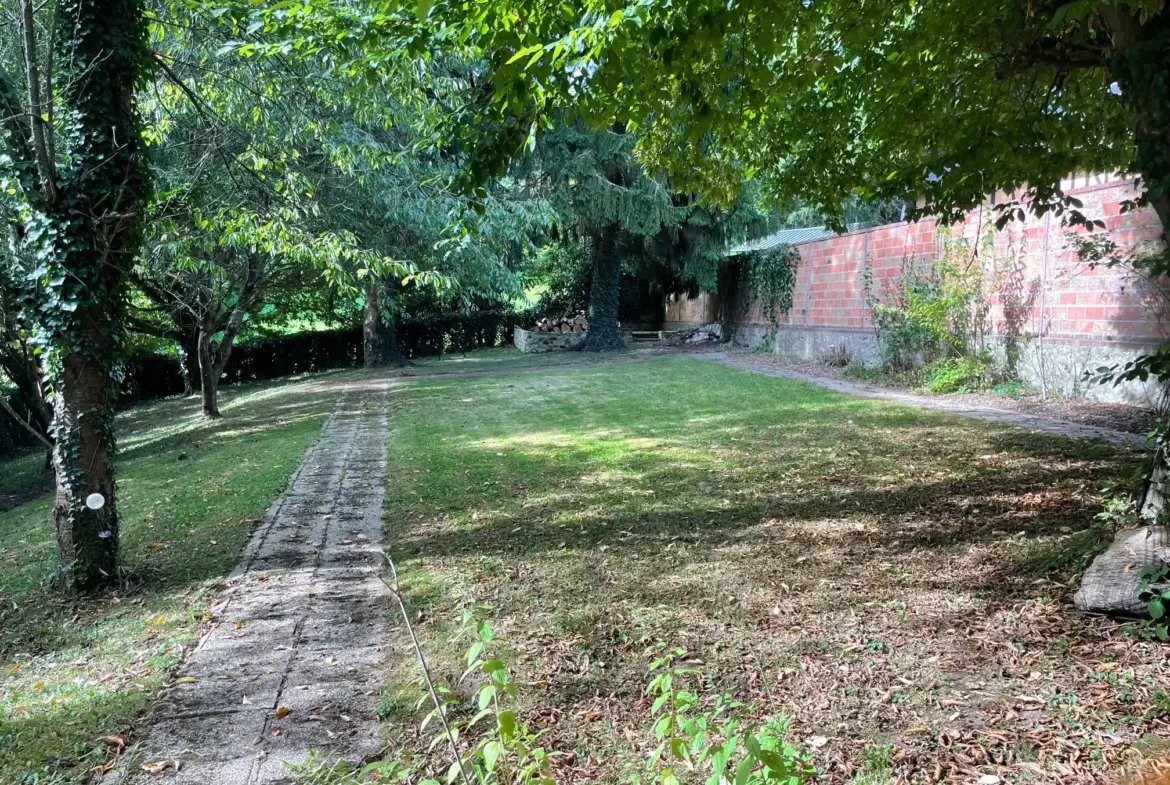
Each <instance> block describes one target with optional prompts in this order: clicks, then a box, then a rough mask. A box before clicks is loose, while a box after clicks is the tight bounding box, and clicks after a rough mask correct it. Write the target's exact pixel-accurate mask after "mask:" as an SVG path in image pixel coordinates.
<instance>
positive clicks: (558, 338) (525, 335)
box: [512, 327, 589, 354]
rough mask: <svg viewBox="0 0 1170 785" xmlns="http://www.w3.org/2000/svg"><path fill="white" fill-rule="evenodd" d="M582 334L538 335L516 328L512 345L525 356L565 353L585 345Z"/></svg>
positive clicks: (586, 333) (583, 334)
mask: <svg viewBox="0 0 1170 785" xmlns="http://www.w3.org/2000/svg"><path fill="white" fill-rule="evenodd" d="M587 335H589V333H588V332H583V333H538V332H535V331H533V330H522V329H520V328H519V327H517V328H516V332H515V333H514V334H513V338H512V343H514V344H515V345H516V348H517V349H519V350H520V351H522V352H524V353H525V354H544V353H546V352H567V351H572V350H574V349H580V348H581V345H582V344H583V343H585V336H587Z"/></svg>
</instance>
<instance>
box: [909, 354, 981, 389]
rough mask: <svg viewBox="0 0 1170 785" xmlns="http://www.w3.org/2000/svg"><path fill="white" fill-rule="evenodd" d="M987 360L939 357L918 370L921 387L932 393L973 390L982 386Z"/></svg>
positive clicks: (968, 357) (975, 357)
mask: <svg viewBox="0 0 1170 785" xmlns="http://www.w3.org/2000/svg"><path fill="white" fill-rule="evenodd" d="M987 372H988V362H987V361H986V360H985V359H984V358H983V357H978V356H966V357H940V358H939V359H937V360H935V361H934V362H932V363H931V364H930V365H927V366H926V367H924V368H923V369H922V370H921V371H920V372H919V378H920V379H921V381H922V387H923V389H925V390H927V391H928V392H932V393H940V394H943V393H966V392H974V391H975V390H979V389H981V388H982V387H983V386H984V379H985V377H986V374H987Z"/></svg>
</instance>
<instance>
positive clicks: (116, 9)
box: [21, 0, 147, 591]
mask: <svg viewBox="0 0 1170 785" xmlns="http://www.w3.org/2000/svg"><path fill="white" fill-rule="evenodd" d="M57 13H58V14H59V15H60V18H61V19H62V20H67V22H63V23H62V24H61V25H60V26H59V27H58V39H57V40H56V41H55V42H53V46H54V47H55V60H56V62H57V63H58V64H59V68H60V74H59V77H58V84H59V87H58V88H57V90H58V91H59V93H60V100H61V101H62V103H63V104H64V105H65V107H66V108H67V109H68V112H69V115H68V117H69V119H68V122H67V123H66V124H65V126H64V128H65V133H64V135H63V138H62V140H61V144H60V148H61V150H62V151H63V153H64V155H63V156H62V161H63V164H62V168H61V169H60V171H58V170H57V166H56V162H55V161H54V160H53V158H52V150H53V146H52V145H46V144H45V142H44V134H45V131H46V127H47V126H48V124H47V123H43V119H44V117H45V116H47V115H48V111H47V108H44V107H40V106H37V107H36V110H37V111H39V112H40V114H39V115H38V116H37V117H35V118H33V119H32V121H31V123H32V125H33V128H34V131H35V130H37V129H38V126H40V128H39V130H40V133H34V134H33V135H32V139H33V147H34V155H35V159H34V160H35V161H36V165H35V171H36V174H37V178H36V179H37V180H39V182H36V183H34V182H27V181H26V182H24V183H22V186H23V187H24V189H25V190H24V194H25V198H26V199H27V206H28V207H29V208H31V210H30V212H29V213H27V217H26V218H25V220H24V226H23V227H22V228H23V231H22V233H21V239H22V240H23V245H24V248H23V250H25V251H26V252H28V253H29V255H30V256H31V257H32V258H35V259H37V260H39V261H40V262H41V268H40V269H39V270H38V272H42V273H43V277H42V278H41V280H42V290H41V291H42V293H43V296H44V297H45V301H44V303H43V304H42V306H41V309H40V312H41V325H40V327H41V332H42V341H43V342H44V343H45V344H46V347H47V349H48V352H47V357H48V359H47V368H48V371H49V373H50V374H52V375H53V376H54V377H55V379H54V391H55V395H54V400H53V413H54V422H53V435H54V437H55V447H54V455H53V460H54V465H55V468H56V470H57V500H56V503H55V504H54V506H53V520H54V524H55V527H56V532H57V544H58V548H59V551H60V557H61V568H62V570H63V573H64V577H65V579H66V581H67V582H68V583H69V584H71V585H72V586H73V587H74V588H76V589H78V590H83V591H85V590H92V589H97V588H100V587H102V586H107V585H110V584H113V583H114V582H116V581H117V580H118V511H117V504H116V497H115V482H114V455H115V439H114V404H115V402H116V399H117V392H118V384H117V379H116V376H115V373H114V371H115V369H116V367H117V366H118V363H119V360H120V355H121V351H122V337H123V329H124V324H125V280H126V277H127V273H128V271H129V269H130V266H131V264H132V262H133V259H134V256H135V254H136V253H137V251H138V245H139V240H140V223H141V209H142V205H143V201H144V197H145V193H146V181H145V176H144V171H145V170H144V167H143V165H142V156H143V152H142V149H141V144H140V139H139V133H138V115H137V111H136V106H135V96H134V90H135V87H136V86H137V84H138V83H139V81H140V77H141V76H142V74H143V73H144V69H145V66H146V63H147V49H146V25H145V22H144V18H143V13H142V6H141V3H140V2H139V0H101V1H99V0H58V3H57ZM27 62H28V63H30V65H29V66H28V73H27V74H26V76H27V77H28V81H29V82H30V84H31V83H32V82H34V81H36V79H38V78H39V77H38V76H37V74H36V73H35V72H34V71H33V70H32V69H33V65H32V64H33V63H34V62H35V61H34V58H33V57H28V58H27ZM46 92H49V91H46ZM31 93H32V91H31V90H30V94H31ZM36 100H37V99H36V98H35V97H33V96H31V95H30V101H33V102H36ZM49 130H51V128H49Z"/></svg>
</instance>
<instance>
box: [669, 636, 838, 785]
mask: <svg viewBox="0 0 1170 785" xmlns="http://www.w3.org/2000/svg"><path fill="white" fill-rule="evenodd" d="M661 648H664V647H660V650H661ZM686 654H687V652H686V650H685V649H671V650H669V651H665V652H663V653H661V654H660V655H659V656H657V657H655V658H654V659H653V661H652V662H651V663H650V674H651V677H652V678H651V680H650V684H649V685H648V686H647V688H646V692H647V693H648V694H649V695H651V696H652V697H653V698H654V704H653V706H652V707H651V710H650V711H651V714H652V715H653V716H654V718H655V722H654V737H655V739H657V741H658V745H657V746H656V747H655V748H654V751H653V753H651V755H650V762H649V767H650V774H651V776H652V778H653V781H654V782H655V783H657V784H658V785H680V783H683V782H697V781H699V780H700V779H701V780H702V781H703V782H704V783H705V785H727V784H728V783H735V785H763V783H780V784H782V785H798V783H802V782H805V781H806V780H808V779H809V778H810V777H812V776H813V775H814V774H815V773H816V769H815V768H814V767H813V765H812V763H811V758H810V756H809V755H808V754H807V753H802V752H800V751H799V750H797V749H796V748H794V747H792V746H790V745H788V744H787V743H785V736H786V735H787V732H788V720H787V719H785V718H784V717H783V716H777V717H770V718H766V719H764V720H761V721H758V722H757V721H753V720H752V719H750V718H751V716H752V714H753V711H754V709H755V708H756V707H754V706H748V705H746V704H744V703H742V702H740V701H737V700H735V699H734V698H732V697H731V696H730V695H720V696H717V697H715V698H714V699H711V700H706V699H704V698H703V697H702V696H701V695H700V694H699V693H698V692H696V691H693V690H690V689H686V686H685V684H684V685H683V686H681V687H680V686H679V682H685V681H689V680H691V678H692V677H693V676H694V675H695V671H694V669H693V668H691V667H689V666H688V665H687V663H686Z"/></svg>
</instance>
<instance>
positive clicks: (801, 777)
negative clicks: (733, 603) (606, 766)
mask: <svg viewBox="0 0 1170 785" xmlns="http://www.w3.org/2000/svg"><path fill="white" fill-rule="evenodd" d="M387 585H388V586H390V587H391V590H392V591H394V592H395V593H396V594H397V593H398V592H399V589H398V588H397V578H395V582H394V583H393V584H389V583H388V584H387ZM463 623H464V628H465V629H468V628H470V629H473V630H474V641H473V642H472V644H471V647H470V648H469V649H468V650H467V653H466V657H465V660H466V665H467V669H466V670H465V671H464V672H463V675H462V676H461V677H460V679H459V681H460V682H463V681H464V680H465V679H468V678H476V677H478V678H479V679H481V681H480V684H479V686H478V687H477V688H476V689H475V692H474V693H473V695H472V698H471V702H472V708H469V707H468V706H467V705H466V699H462V698H460V697H459V695H458V694H457V693H456V692H455V691H454V690H453V689H451V688H450V687H447V686H445V685H440V684H436V683H435V682H434V681H433V680H432V679H431V677H430V675H429V671H428V670H427V667H426V658H425V656H423V655H422V652H421V650H419V651H418V654H419V663H420V665H421V666H422V676H421V677H420V679H419V684H420V686H421V687H422V688H423V695H422V696H421V697H420V698H419V700H418V703H417V705H416V708H418V709H421V708H423V707H424V706H425V705H426V704H427V703H428V702H430V703H431V706H432V708H431V709H430V710H429V711H428V712H427V713H426V715H425V716H424V718H423V720H422V723H421V725H420V728H419V730H420V732H425V731H426V730H427V728H429V727H432V726H435V725H437V726H441V727H440V728H439V730H437V731H436V732H435V733H434V735H433V737H432V738H431V740H430V743H429V745H428V747H427V752H428V754H427V755H420V756H412V755H411V754H410V753H409V752H408V751H406V750H403V749H395V750H393V751H392V753H391V755H390V756H388V757H387V758H386V759H385V760H382V761H378V762H376V763H371V764H369V765H367V766H365V767H353V766H349V765H347V764H345V763H344V762H329V761H327V760H326V759H322V758H321V757H320V756H319V755H317V754H314V755H311V756H310V759H309V761H308V762H306V763H303V764H300V765H297V766H292V767H290V770H289V771H290V775H291V776H292V778H293V780H294V781H295V782H297V783H298V785H358V783H365V782H405V781H410V782H412V783H418V785H441V783H444V782H445V783H446V785H452V784H453V783H455V782H456V781H460V780H461V781H462V783H463V785H556V783H555V780H554V779H553V776H552V769H551V765H550V764H551V763H552V761H553V760H554V759H555V758H557V757H559V756H560V755H561V754H562V753H561V752H559V751H556V750H550V749H546V748H545V746H543V744H542V741H543V739H545V737H546V736H547V734H548V731H547V730H533V729H532V728H531V727H530V726H529V724H528V723H527V722H523V721H521V720H520V719H518V717H517V698H518V690H517V687H516V683H515V682H514V681H512V679H511V678H510V677H509V675H508V668H507V666H506V665H505V663H504V660H503V651H502V650H503V646H502V645H501V644H502V641H501V640H500V639H499V638H498V637H497V636H496V635H495V633H494V632H493V631H492V627H491V624H490V623H489V622H488V621H486V620H485V619H483V618H479V617H478V616H477V614H474V613H470V612H469V613H466V614H464V618H463ZM648 655H649V656H650V657H651V662H650V668H649V671H650V682H649V684H648V685H647V687H646V693H647V694H648V695H649V696H650V697H652V698H653V699H654V703H653V706H652V708H651V710H650V714H651V718H652V719H653V720H654V724H653V734H654V738H655V740H656V741H657V742H658V743H657V746H656V747H655V748H654V751H653V752H652V753H651V755H650V758H649V760H648V761H647V764H646V768H645V773H644V774H635V775H634V777H633V780H632V785H645V784H646V783H654V784H655V785H683V784H684V783H687V784H688V785H690V784H691V783H695V785H697V783H699V782H700V781H701V782H703V784H704V785H766V784H767V785H802V783H804V782H806V781H808V780H809V779H810V778H811V777H812V776H813V775H814V774H815V773H816V769H815V768H814V767H813V765H812V762H811V756H810V755H808V754H807V753H803V752H801V751H799V750H797V749H796V748H795V747H792V746H790V745H789V744H787V743H786V742H785V737H786V735H787V731H788V720H787V719H786V718H784V717H783V716H775V717H767V718H765V719H762V720H756V719H754V717H755V715H756V713H757V710H758V706H755V705H748V704H744V703H742V702H741V701H738V700H735V699H734V698H733V697H732V696H730V695H726V694H724V695H719V696H716V697H714V698H707V697H704V696H703V695H702V694H701V693H700V692H698V691H696V690H694V689H689V688H688V686H687V684H688V683H689V682H692V681H697V676H696V674H695V671H694V669H693V668H691V667H690V666H689V664H688V663H687V661H686V656H687V652H686V650H685V649H671V650H666V647H665V645H663V644H659V645H658V646H657V647H655V648H653V649H651V650H650V651H649V652H648ZM444 746H445V747H446V748H447V750H448V751H449V755H447V756H439V755H437V754H432V753H435V751H436V750H438V749H441V748H443V747H444ZM448 761H450V762H449V763H448ZM444 767H445V771H441V770H442V769H443V768H444Z"/></svg>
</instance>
